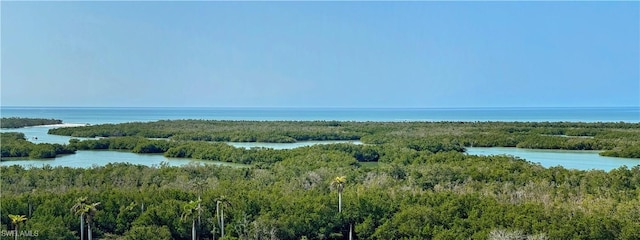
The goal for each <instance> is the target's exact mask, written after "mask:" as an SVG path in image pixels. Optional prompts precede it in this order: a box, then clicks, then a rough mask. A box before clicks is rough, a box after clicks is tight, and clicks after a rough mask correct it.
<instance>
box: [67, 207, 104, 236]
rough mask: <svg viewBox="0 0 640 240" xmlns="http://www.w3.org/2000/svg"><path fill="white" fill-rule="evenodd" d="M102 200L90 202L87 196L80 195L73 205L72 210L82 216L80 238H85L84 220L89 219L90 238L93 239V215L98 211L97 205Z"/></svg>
mask: <svg viewBox="0 0 640 240" xmlns="http://www.w3.org/2000/svg"><path fill="white" fill-rule="evenodd" d="M98 205H100V202H97V203H89V202H88V201H87V197H79V198H77V199H76V204H74V205H73V206H72V207H71V212H73V213H74V214H75V215H78V216H80V240H84V222H85V220H86V221H87V226H88V234H87V236H88V237H89V240H91V239H92V235H91V223H92V222H93V216H94V215H95V213H96V211H97V208H96V207H97V206H98Z"/></svg>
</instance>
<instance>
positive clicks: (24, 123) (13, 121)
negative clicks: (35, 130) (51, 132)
mask: <svg viewBox="0 0 640 240" xmlns="http://www.w3.org/2000/svg"><path fill="white" fill-rule="evenodd" d="M61 123H62V120H58V119H44V118H19V117H9V118H2V119H0V128H21V127H30V126H40V125H51V124H61Z"/></svg>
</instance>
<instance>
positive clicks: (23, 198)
mask: <svg viewBox="0 0 640 240" xmlns="http://www.w3.org/2000/svg"><path fill="white" fill-rule="evenodd" d="M333 148H342V149H343V150H337V149H334V150H329V149H333ZM347 148H348V146H346V145H344V146H314V147H304V148H300V149H293V150H281V151H273V152H272V153H273V154H275V155H278V156H279V157H278V158H279V159H277V160H276V161H273V162H271V163H263V164H262V165H260V167H251V168H230V167H220V166H215V165H187V166H184V167H168V166H166V165H162V166H160V167H146V166H137V165H131V164H109V165H107V166H104V167H94V168H90V169H74V168H66V167H64V168H63V167H57V168H51V167H41V168H32V169H29V170H26V169H23V168H22V167H19V166H11V167H1V168H0V170H1V171H2V182H1V184H2V194H3V195H2V203H1V204H2V205H1V206H0V208H1V210H2V216H1V217H0V220H1V221H0V222H1V223H2V226H1V228H2V229H9V230H12V229H13V225H11V220H10V219H9V218H8V214H14V215H25V216H26V217H27V220H26V221H25V222H24V223H22V225H21V226H20V229H21V230H25V231H28V230H31V231H34V230H35V231H38V236H37V237H35V239H74V238H78V237H79V236H80V221H79V218H78V215H77V214H76V213H77V211H71V209H74V206H75V205H77V204H78V199H81V197H87V198H86V199H85V202H86V204H87V205H91V206H95V211H94V212H93V213H91V214H92V215H91V218H90V219H91V223H89V219H87V220H85V224H88V225H89V226H91V231H92V234H93V236H94V237H97V238H106V239H118V238H120V239H170V238H172V239H190V238H191V234H192V229H193V230H195V231H196V234H197V235H198V236H199V238H200V239H213V238H214V237H215V239H220V237H221V233H222V230H221V228H220V226H222V225H223V224H224V232H225V238H224V239H276V238H277V239H344V238H346V237H347V236H348V234H349V229H350V226H352V227H353V235H354V238H355V239H469V238H472V239H499V238H498V237H500V236H505V235H511V236H517V237H519V238H518V239H525V238H526V237H527V236H529V237H538V238H539V239H541V238H542V239H544V238H543V237H546V238H547V239H576V238H577V239H638V238H640V219H638V215H639V214H640V208H638V206H640V166H635V167H633V168H631V169H629V168H626V167H621V168H618V169H614V170H612V171H610V172H604V171H595V170H594V171H578V170H567V169H564V168H561V167H553V168H543V167H541V166H539V165H535V164H531V163H529V162H526V161H524V160H520V159H514V158H511V157H507V156H494V157H479V156H469V155H465V154H463V153H458V152H455V151H451V152H439V153H431V152H428V151H424V152H420V151H416V150H413V149H409V148H404V149H403V150H402V151H400V152H397V150H399V149H393V150H392V149H389V152H387V151H381V152H380V154H381V158H388V160H387V161H386V162H388V163H379V165H378V166H377V167H363V166H362V165H361V164H360V163H359V162H358V161H357V160H356V158H355V157H354V155H353V154H351V153H348V151H347ZM338 176H345V178H344V182H343V185H342V187H341V190H342V191H341V192H338V190H340V189H336V188H337V187H338V186H337V185H336V184H333V185H332V180H334V179H336V177H338ZM334 181H335V180H334ZM339 193H340V194H341V195H342V205H341V209H342V211H341V212H339V206H338V194H339ZM198 199H201V201H198ZM97 203H99V204H97ZM197 203H200V204H197ZM75 209H77V208H75ZM89 212H90V211H89ZM89 212H88V213H89ZM221 212H222V213H221ZM222 214H223V216H221V215H222ZM221 220H222V221H221ZM222 222H223V223H222ZM83 233H84V234H85V236H87V235H86V234H88V229H87V226H86V225H85V231H83Z"/></svg>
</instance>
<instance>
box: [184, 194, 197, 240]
mask: <svg viewBox="0 0 640 240" xmlns="http://www.w3.org/2000/svg"><path fill="white" fill-rule="evenodd" d="M200 202H201V200H200V199H198V201H189V203H187V204H185V205H184V206H182V217H181V218H182V220H183V221H184V220H187V219H191V239H193V240H196V218H195V216H196V213H198V214H199V213H200Z"/></svg>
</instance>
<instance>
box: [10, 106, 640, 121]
mask: <svg viewBox="0 0 640 240" xmlns="http://www.w3.org/2000/svg"><path fill="white" fill-rule="evenodd" d="M0 115H1V116H2V117H37V118H54V119H61V120H62V121H63V122H64V123H82V124H101V123H123V122H148V121H157V120H174V119H207V120H257V121H275V120H291V121H308V120H327V121H330V120H336V121H520V122H559V121H568V122H633V123H637V122H640V107H612V108H84V107H5V106H3V107H1V108H0Z"/></svg>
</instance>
